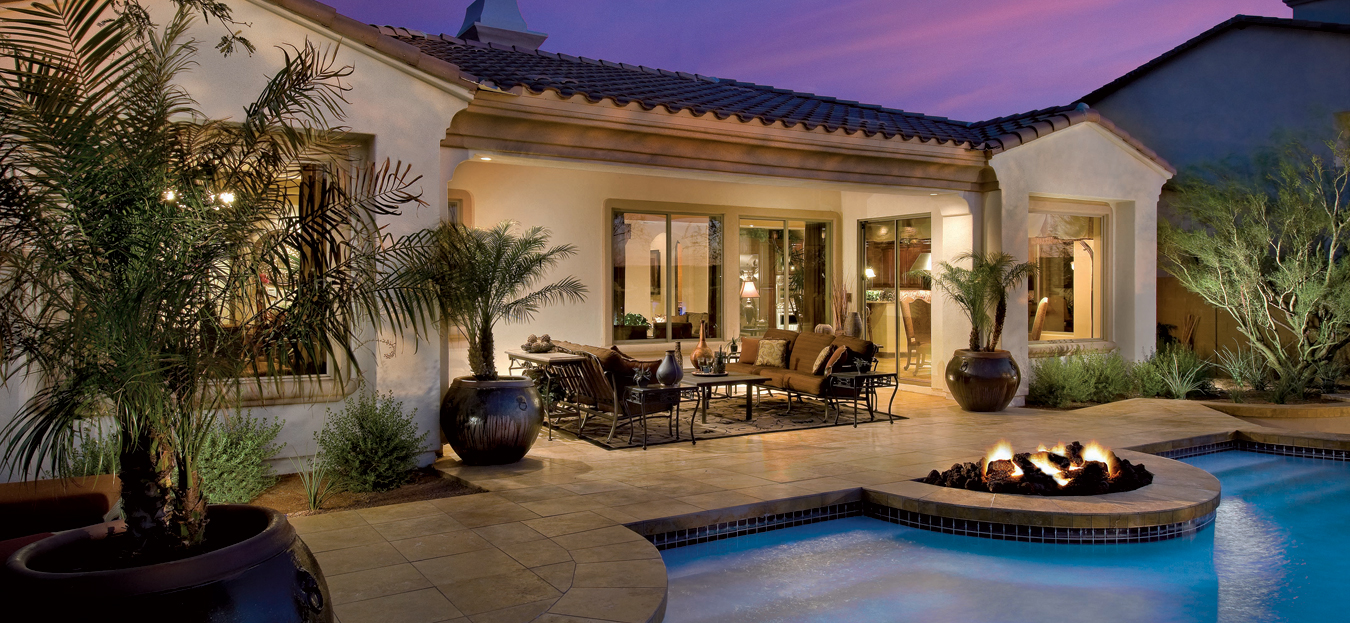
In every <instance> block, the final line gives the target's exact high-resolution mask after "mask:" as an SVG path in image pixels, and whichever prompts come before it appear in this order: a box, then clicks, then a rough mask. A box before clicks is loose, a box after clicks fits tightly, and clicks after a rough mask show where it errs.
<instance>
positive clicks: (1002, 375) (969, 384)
mask: <svg viewBox="0 0 1350 623" xmlns="http://www.w3.org/2000/svg"><path fill="white" fill-rule="evenodd" d="M1021 383H1022V370H1021V369H1019V368H1018V367H1017V362H1016V361H1013V358H1012V353H1009V352H1008V351H1006V350H996V351H994V352H992V353H983V352H981V353H977V352H973V351H969V350H958V351H956V352H955V353H953V354H952V360H951V361H949V362H947V389H948V390H950V391H951V392H952V398H954V399H956V403H957V404H959V405H961V408H962V409H965V410H966V411H979V412H987V411H1002V410H1004V409H1006V408H1008V403H1010V402H1012V399H1013V397H1014V396H1016V395H1017V386H1018V385H1019V384H1021Z"/></svg>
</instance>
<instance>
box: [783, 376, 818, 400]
mask: <svg viewBox="0 0 1350 623" xmlns="http://www.w3.org/2000/svg"><path fill="white" fill-rule="evenodd" d="M825 382H826V379H825V377H823V376H816V375H814V374H802V373H801V372H795V371H789V372H786V373H784V374H783V381H782V383H783V389H790V390H792V391H794V392H801V393H803V394H812V395H815V396H820V395H822V394H823V393H824V389H825V386H826V385H825Z"/></svg>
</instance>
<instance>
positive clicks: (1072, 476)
mask: <svg viewBox="0 0 1350 623" xmlns="http://www.w3.org/2000/svg"><path fill="white" fill-rule="evenodd" d="M922 481H923V482H926V483H928V484H934V485H942V486H945V487H955V488H960V489H969V490H972V491H988V492H990V493H1023V494H1033V495H1098V494H1102V493H1113V492H1118V491H1133V490H1135V489H1138V488H1139V487H1142V486H1144V485H1147V484H1150V483H1152V482H1153V474H1152V473H1151V472H1149V471H1148V470H1147V469H1145V468H1144V466H1143V465H1131V464H1130V462H1129V461H1126V460H1123V459H1120V458H1118V457H1117V456H1116V454H1115V453H1114V452H1112V451H1111V450H1110V449H1108V448H1104V447H1102V446H1101V445H1100V444H1098V443H1097V442H1095V441H1092V442H1088V444H1087V445H1086V446H1084V445H1083V444H1081V443H1078V442H1077V441H1075V442H1073V443H1070V444H1065V443H1063V442H1060V443H1057V444H1055V446H1054V447H1053V448H1047V447H1045V446H1044V445H1040V446H1037V447H1036V452H1034V453H1032V452H1023V453H1020V454H1019V453H1015V452H1014V451H1013V447H1012V444H1009V443H1008V442H1007V441H1003V440H1000V441H999V442H998V443H997V444H995V445H994V447H992V448H990V449H989V451H988V452H987V453H985V456H984V458H983V459H981V460H980V461H979V462H978V463H958V464H956V465H953V466H952V468H951V469H949V470H947V471H946V472H938V471H937V470H933V471H932V472H929V474H928V476H927V477H926V478H923V479H922Z"/></svg>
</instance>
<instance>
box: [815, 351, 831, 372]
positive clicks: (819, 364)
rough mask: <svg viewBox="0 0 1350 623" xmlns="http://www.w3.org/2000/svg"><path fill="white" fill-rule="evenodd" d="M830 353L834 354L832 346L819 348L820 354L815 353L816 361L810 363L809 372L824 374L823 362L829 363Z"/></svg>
mask: <svg viewBox="0 0 1350 623" xmlns="http://www.w3.org/2000/svg"><path fill="white" fill-rule="evenodd" d="M832 354H834V346H826V347H825V348H822V349H820V354H819V355H816V362H815V363H813V364H811V374H825V364H826V363H829V361H830V355H832Z"/></svg>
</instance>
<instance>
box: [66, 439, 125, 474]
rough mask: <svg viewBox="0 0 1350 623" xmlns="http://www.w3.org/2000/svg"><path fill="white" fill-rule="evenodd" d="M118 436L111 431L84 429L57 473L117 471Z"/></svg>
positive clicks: (111, 472) (114, 472) (103, 472)
mask: <svg viewBox="0 0 1350 623" xmlns="http://www.w3.org/2000/svg"><path fill="white" fill-rule="evenodd" d="M118 453H119V448H118V436H117V432H116V431H113V432H111V433H108V434H106V435H105V434H103V431H102V430H86V431H84V432H83V433H82V434H81V435H80V440H79V442H78V443H77V444H76V445H75V446H74V447H73V448H72V449H71V451H70V454H68V455H67V457H66V465H65V466H64V468H63V469H61V470H57V475H61V476H67V477H79V476H102V475H103V474H116V473H117V455H118Z"/></svg>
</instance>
